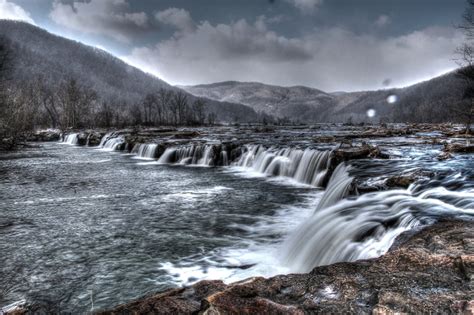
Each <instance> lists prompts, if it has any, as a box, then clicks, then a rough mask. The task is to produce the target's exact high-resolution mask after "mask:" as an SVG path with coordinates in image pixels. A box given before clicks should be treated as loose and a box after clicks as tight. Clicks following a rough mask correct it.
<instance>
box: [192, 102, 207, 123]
mask: <svg viewBox="0 0 474 315" xmlns="http://www.w3.org/2000/svg"><path fill="white" fill-rule="evenodd" d="M192 113H193V116H194V119H193V120H194V123H195V124H197V125H203V124H205V123H206V102H204V100H202V99H197V100H196V101H194V103H193V107H192Z"/></svg>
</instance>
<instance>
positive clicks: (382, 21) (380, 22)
mask: <svg viewBox="0 0 474 315" xmlns="http://www.w3.org/2000/svg"><path fill="white" fill-rule="evenodd" d="M391 22H392V19H391V18H390V17H389V16H388V15H385V14H382V15H380V16H379V17H378V18H377V20H376V21H375V23H374V24H375V25H376V26H378V27H384V26H386V25H388V24H390V23H391Z"/></svg>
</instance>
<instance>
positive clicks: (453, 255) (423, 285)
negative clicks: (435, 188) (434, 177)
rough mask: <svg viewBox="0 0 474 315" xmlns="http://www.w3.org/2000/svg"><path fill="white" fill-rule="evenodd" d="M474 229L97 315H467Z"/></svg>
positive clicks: (473, 302) (427, 235)
mask: <svg viewBox="0 0 474 315" xmlns="http://www.w3.org/2000/svg"><path fill="white" fill-rule="evenodd" d="M473 230H474V224H473V222H472V221H466V222H462V221H443V222H439V223H437V224H435V225H433V226H431V227H428V228H426V229H424V230H422V231H421V232H419V233H417V234H415V235H414V236H411V237H408V236H407V235H402V236H401V237H400V238H399V240H398V243H397V244H396V245H394V246H393V248H392V249H391V250H390V251H389V252H388V253H387V254H385V255H384V256H382V257H380V258H377V259H372V260H365V261H357V262H352V263H337V264H333V265H330V266H322V267H317V268H315V269H314V270H313V271H311V272H310V273H308V274H290V275H281V276H276V277H273V278H269V279H265V278H261V277H258V278H251V279H247V280H244V281H241V282H237V283H232V284H224V283H223V282H221V281H201V282H198V283H196V284H194V285H193V286H190V287H186V288H180V289H172V290H168V291H165V292H160V293H157V294H152V295H149V296H147V297H144V298H142V299H139V300H137V301H134V302H131V303H127V304H124V305H120V306H118V307H116V308H115V309H113V310H108V311H104V312H100V313H98V314H101V315H107V314H237V313H238V314H304V313H325V314H326V313H333V314H335V313H339V314H341V313H360V314H367V313H372V314H395V313H415V314H420V313H436V314H472V313H473V312H474V295H473V289H474V287H473V286H474V282H473V280H474V278H473V276H474V274H473V272H474V234H473ZM407 238H408V240H405V241H403V239H407Z"/></svg>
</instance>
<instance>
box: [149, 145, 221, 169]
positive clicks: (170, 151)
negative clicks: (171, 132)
mask: <svg viewBox="0 0 474 315" xmlns="http://www.w3.org/2000/svg"><path fill="white" fill-rule="evenodd" d="M218 151H221V153H222V152H225V151H223V148H222V146H221V145H212V144H206V145H184V146H179V147H168V148H166V150H165V152H164V153H163V155H161V157H160V158H159V159H158V163H161V164H183V165H184V164H186V165H188V164H190V165H201V166H213V165H223V166H225V165H228V164H227V163H228V161H224V160H222V159H219V155H217V156H216V152H218ZM220 156H222V154H221V155H220ZM225 156H227V153H226V154H225Z"/></svg>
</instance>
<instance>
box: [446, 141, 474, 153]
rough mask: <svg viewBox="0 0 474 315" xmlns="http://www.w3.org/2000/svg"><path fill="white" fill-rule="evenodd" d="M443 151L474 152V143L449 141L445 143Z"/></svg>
mask: <svg viewBox="0 0 474 315" xmlns="http://www.w3.org/2000/svg"><path fill="white" fill-rule="evenodd" d="M443 151H444V152H449V153H474V145H470V144H461V143H451V144H447V145H445V146H444V150H443Z"/></svg>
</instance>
